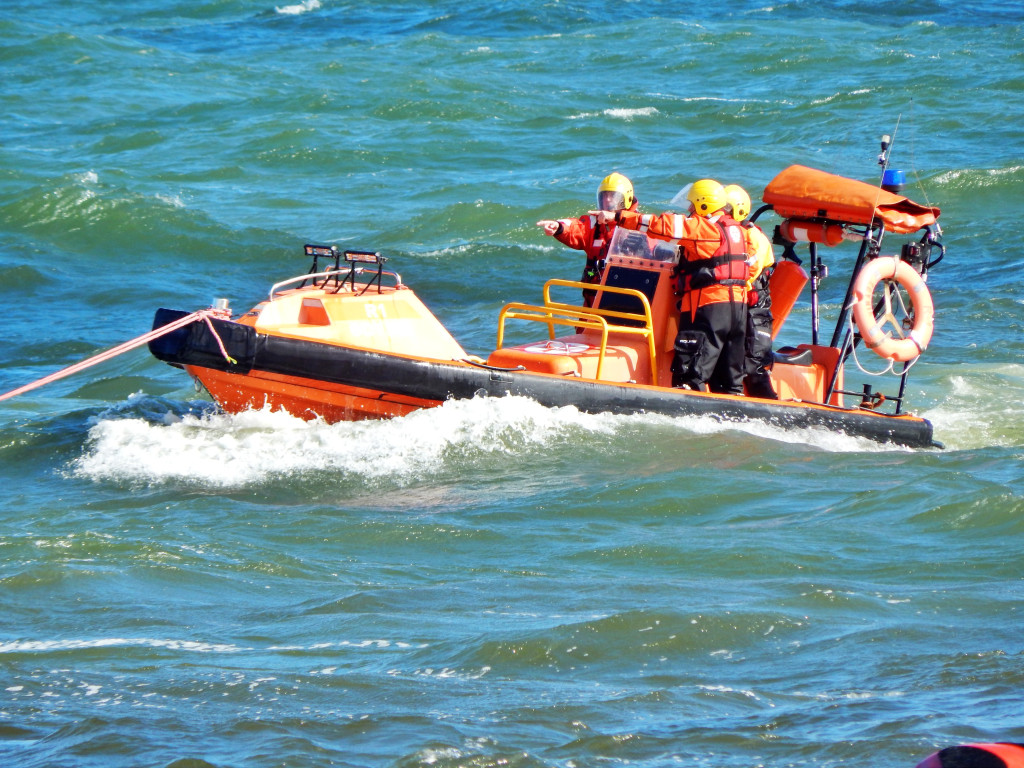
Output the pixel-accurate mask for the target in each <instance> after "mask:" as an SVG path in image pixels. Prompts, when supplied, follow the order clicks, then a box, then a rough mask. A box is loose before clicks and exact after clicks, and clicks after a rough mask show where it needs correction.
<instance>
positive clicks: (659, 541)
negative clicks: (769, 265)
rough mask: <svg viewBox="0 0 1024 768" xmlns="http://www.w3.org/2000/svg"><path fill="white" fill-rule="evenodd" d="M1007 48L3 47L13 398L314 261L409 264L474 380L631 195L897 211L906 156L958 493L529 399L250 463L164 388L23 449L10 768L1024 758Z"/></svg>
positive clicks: (641, 21) (716, 25) (63, 19)
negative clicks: (577, 246)
mask: <svg viewBox="0 0 1024 768" xmlns="http://www.w3.org/2000/svg"><path fill="white" fill-rule="evenodd" d="M1022 37H1024V11H1022V10H1021V8H1020V7H1019V5H1018V4H1016V3H1009V2H990V3H981V2H975V3H970V2H969V3H952V2H926V3H913V4H898V3H894V4H888V5H878V4H874V3H862V2H835V1H834V2H825V3H819V4H809V3H799V2H784V3H778V4H774V5H770V4H759V3H750V2H736V3H731V4H729V5H727V6H723V7H722V8H719V9H716V10H715V12H714V13H712V12H711V9H710V8H703V9H699V8H683V7H681V6H679V5H678V4H675V3H664V2H648V3H638V2H617V3H606V2H589V3H566V2H555V1H553V0H549V1H548V2H524V3H517V4H493V3H480V2H476V1H475V0H470V1H469V2H463V3H459V4H455V3H438V2H420V3H411V2H403V1H397V0H396V1H395V2H386V3H380V4H368V3H363V4H356V3H346V2H332V0H305V1H304V2H300V3H287V2H284V3H281V4H275V3H273V2H267V3H259V2H239V1H238V0H217V2H206V3H197V2H191V1H186V0H179V1H178V2H171V3H166V2H160V3H158V2H153V0H144V1H143V2H137V3H129V4H121V3H111V2H99V1H97V0H86V1H85V2H81V1H78V2H74V3H72V2H54V3H47V4H36V5H34V6H33V5H24V4H20V5H18V6H17V7H15V6H5V7H3V8H0V62H2V66H3V71H4V84H3V86H2V87H0V98H2V105H3V112H4V119H3V121H2V123H0V160H2V165H0V169H2V170H0V227H2V237H0V299H2V302H3V315H2V320H0V327H2V329H3V331H4V333H3V336H4V342H3V344H0V391H7V390H9V389H13V388H14V387H17V386H20V385H22V384H25V383H27V382H29V381H32V380H34V379H36V378H39V377H41V376H43V375H45V374H47V373H50V372H52V371H54V370H56V369H59V368H61V367H63V366H66V365H69V364H71V363H74V362H77V361H78V360H81V359H83V358H85V357H87V356H89V355H91V354H94V353H96V352H98V351H100V350H102V349H106V348H109V347H111V346H114V345H115V344H118V343H120V342H122V341H125V340H127V339H129V338H132V337H135V336H137V335H139V334H141V333H143V332H145V331H146V330H148V329H149V327H150V323H151V320H152V315H153V311H154V310H155V308H156V307H158V306H169V307H177V308H182V309H195V308H200V307H203V306H207V305H209V304H210V302H211V301H212V299H213V298H214V297H216V296H226V297H229V298H230V299H231V302H232V305H233V306H234V307H235V308H236V309H239V310H241V309H243V308H245V307H247V306H250V305H252V304H254V303H255V302H256V301H258V300H259V299H260V298H262V297H263V296H264V295H265V291H266V290H267V288H268V287H269V285H270V284H271V283H273V282H275V281H277V280H280V279H283V278H284V277H288V276H290V275H292V274H297V273H299V272H302V271H304V270H305V268H306V266H307V264H306V263H305V260H304V257H302V256H301V245H302V243H304V242H309V241H313V242H327V243H338V244H340V245H349V246H357V247H367V248H374V249H379V250H381V251H382V252H384V253H385V254H386V255H388V256H389V257H390V258H391V261H390V262H389V266H392V267H394V268H395V269H396V270H397V271H399V272H400V273H401V274H402V276H403V278H404V280H405V281H406V282H407V283H409V284H410V285H411V286H412V287H413V288H415V289H416V290H417V292H418V294H419V295H420V296H421V297H422V298H423V299H424V300H425V301H426V303H427V304H428V305H429V306H431V307H432V308H433V309H434V310H435V312H436V313H437V314H438V315H439V316H440V317H441V318H442V320H443V321H444V322H445V323H446V325H448V327H449V328H450V329H451V330H452V331H453V333H454V335H455V336H456V338H458V339H459V340H460V341H461V342H462V343H463V345H464V346H465V347H466V348H467V350H469V351H471V352H473V353H477V354H480V353H483V354H485V353H486V352H487V351H488V350H489V349H490V347H491V346H493V343H494V329H495V321H496V317H497V312H498V310H499V309H500V307H501V306H502V305H503V304H504V303H505V302H507V301H511V300H522V299H523V298H530V297H534V296H536V295H539V290H540V286H541V284H542V283H543V282H544V280H546V279H548V278H549V277H564V278H570V279H572V278H575V277H577V275H578V274H579V271H580V267H581V260H580V258H579V254H577V253H574V252H571V251H566V250H565V249H562V248H561V247H559V246H558V245H557V244H556V243H553V241H552V240H551V239H550V238H545V237H543V236H542V235H541V234H540V232H539V231H538V229H537V228H536V227H535V225H534V222H535V221H536V220H538V219H539V218H550V217H560V216H571V215H576V214H578V213H581V212H582V211H584V210H586V209H587V208H589V207H590V205H591V201H592V199H593V193H594V190H595V189H596V186H597V183H598V181H599V180H600V179H601V178H602V177H603V176H604V175H606V174H607V173H608V172H610V171H612V170H618V171H621V172H623V173H625V174H627V175H628V176H629V177H630V178H631V179H633V181H634V183H635V185H636V188H637V194H638V197H639V199H640V201H641V206H642V207H643V208H644V210H648V211H653V212H657V211H660V210H662V209H663V208H664V207H667V205H668V201H669V200H670V199H671V198H672V196H673V195H674V194H675V192H676V191H678V189H679V188H680V187H681V186H683V185H684V184H686V183H687V182H689V181H691V180H692V179H694V178H698V177H703V176H713V177H717V178H721V179H723V180H725V181H732V182H736V183H741V184H743V185H744V186H746V187H747V188H748V189H750V190H751V192H752V193H753V196H754V197H755V198H756V197H757V195H758V194H759V192H760V190H761V189H763V187H764V185H765V184H767V182H768V181H769V180H770V179H771V178H772V177H773V176H774V175H775V174H776V173H778V172H779V171H780V170H782V169H783V168H785V167H787V166H788V165H791V164H793V163H800V164H804V165H811V166H814V167H817V168H821V169H823V170H827V171H830V172H834V173H839V174H842V175H847V176H851V177H855V178H861V179H864V180H872V179H875V178H877V175H878V166H877V164H876V155H877V153H878V151H879V145H878V137H879V136H880V135H881V134H883V133H889V134H892V135H893V136H894V149H893V161H894V162H895V163H896V164H898V165H900V166H901V167H902V168H903V169H904V170H905V171H906V172H907V175H908V178H909V179H910V180H911V187H910V188H909V189H908V190H907V191H908V194H910V196H911V197H913V198H914V199H916V200H918V201H919V202H925V203H928V204H932V205H938V206H939V207H941V208H942V211H943V214H942V217H941V220H940V221H941V223H942V225H943V229H944V232H945V243H946V245H947V249H948V252H947V256H946V258H945V259H944V260H943V262H942V263H941V264H940V265H939V266H937V267H936V268H935V269H934V271H933V272H932V274H931V277H930V281H929V285H930V288H931V290H932V293H933V295H934V298H935V302H936V305H937V308H938V310H937V318H936V326H937V330H936V334H935V338H934V340H933V342H932V344H931V347H930V348H929V350H928V353H927V356H926V357H923V358H922V359H921V361H920V362H919V363H918V364H917V365H916V367H915V369H914V372H913V376H912V377H911V380H910V386H909V388H908V392H907V400H908V404H909V406H910V408H911V410H914V411H916V412H919V413H921V414H922V415H924V416H926V417H928V418H929V419H931V420H932V421H933V422H934V423H935V427H936V438H937V439H938V440H940V441H942V442H943V443H944V444H945V446H946V448H945V449H944V450H942V451H909V450H900V449H892V448H886V447H881V446H878V445H875V444H871V443H867V442H865V441H859V440H855V439H851V438H846V437H843V436H837V435H831V434H827V433H821V432H813V431H811V432H783V431H773V430H769V429H767V428H763V427H757V426H750V425H743V426H735V425H733V426H725V425H721V424H716V423H713V422H710V421H705V420H700V419H669V418H663V417H655V416H641V417H620V416H611V415H596V416H595V415H586V414H581V413H579V412H577V411H576V410H575V409H571V408H568V409H545V408H541V407H539V406H537V405H536V404H534V403H531V402H530V401H528V400H523V399H518V398H507V399H501V400H477V401H471V402H462V403H449V404H446V405H445V406H443V407H441V408H438V409H435V410H432V411H428V412H420V413H415V414H413V415H411V416H409V417H406V418H404V419H399V420H395V421H391V422H373V423H358V424H338V425H330V426H329V425H324V424H319V423H306V422H301V421H298V420H295V419H292V418H290V417H288V416H286V415H282V414H272V413H265V412H254V413H247V414H242V415H238V416H226V415H223V414H220V413H218V412H217V411H216V409H215V408H214V407H213V406H212V405H211V404H210V403H209V401H208V400H207V399H206V398H205V397H204V396H203V395H202V394H200V393H196V392H195V391H194V390H193V389H192V385H191V382H190V381H189V380H188V378H187V377H186V376H185V375H184V374H183V373H182V372H180V371H177V370H175V369H172V368H170V367H167V366H165V365H163V364H160V363H158V362H157V361H155V360H153V359H152V358H150V357H149V356H148V354H147V353H146V352H145V350H136V351H135V352H132V353H128V354H126V355H124V356H122V357H120V358H118V359H117V360H116V361H112V362H109V363H105V364H104V365H103V366H100V367H97V368H95V369H92V370H91V371H89V372H87V373H84V374H80V375H77V376H75V377H71V378H68V379H65V380H63V381H60V382H57V383H54V384H51V385H49V386H47V387H45V388H42V389H39V390H36V391H34V392H31V393H29V394H26V395H23V396H21V397H19V398H16V399H13V400H8V401H5V402H3V403H2V404H0V480H2V482H3V488H4V491H5V492H4V493H3V495H2V496H0V585H2V589H0V601H2V602H0V616H2V617H3V618H2V620H0V621H2V623H0V669H2V670H3V678H2V680H0V759H2V761H3V764H4V765H9V766H17V767H18V768H21V767H25V768H28V767H30V766H31V767H35V766H75V767H76V768H77V767H79V766H82V767H84V766H104V767H107V766H160V767H163V766H175V768H186V767H189V768H194V767H198V766H217V767H218V768H222V767H223V768H227V767H228V766H232V767H234V766H396V767H398V766H400V767H402V768H412V767H413V766H448V767H449V768H455V766H474V767H480V768H485V767H490V766H502V765H513V766H538V767H539V766H559V767H561V768H582V767H583V766H601V765H609V766H612V765H627V764H628V765H635V766H644V768H655V767H658V768H660V767H661V766H667V765H695V766H708V767H711V766H715V767H726V766H736V767H740V766H743V767H745V768H749V767H751V766H765V767H772V768H774V767H778V768H782V767H783V766H807V767H811V766H814V767H815V768H818V767H827V766H854V765H858V766H859V765H864V764H870V765H874V766H913V765H915V764H916V763H917V762H918V761H919V760H921V759H922V758H923V757H925V756H926V755H927V754H928V753H930V752H932V751H934V750H935V749H938V748H940V747H942V746H948V745H951V744H955V743H962V742H967V741H987V740H1006V741H1024V723H1022V717H1021V712H1022V711H1024V706H1022V704H1024V702H1022V696H1021V694H1020V691H1021V689H1022V684H1024V654H1022V646H1024V639H1022V638H1024V634H1022V633H1021V630H1020V627H1021V615H1020V614H1021V611H1022V610H1024V583H1022V577H1024V567H1022V566H1021V563H1020V557H1019V549H1020V547H1019V542H1020V540H1021V537H1022V534H1024V522H1022V512H1024V501H1022V498H1024V481H1022V475H1024V473H1022V471H1021V469H1020V467H1021V458H1022V454H1024V448H1022V446H1024V405H1022V403H1024V336H1022V327H1024V308H1022V298H1021V291H1020V278H1019V274H1020V273H1019V266H1018V263H1019V254H1020V247H1021V242H1022V241H1021V236H1020V235H1019V233H1018V232H1017V231H1016V224H1015V222H1016V220H1017V213H1018V211H1017V208H1018V206H1017V202H1018V201H1019V200H1020V189H1021V184H1022V182H1024V154H1022V151H1021V147H1022V146H1024V131H1022V129H1021V127H1020V126H1021V125H1022V124H1024V78H1022V76H1021V72H1022V71H1024V69H1022V65H1024V49H1022V48H1021V44H1020V40H1021V39H1022ZM854 255H855V253H853V252H851V251H848V250H843V249H841V248H839V249H835V253H834V254H832V253H829V254H828V255H827V258H828V259H829V260H830V268H831V270H832V277H831V278H830V279H828V280H826V282H825V284H824V286H823V297H822V300H823V308H824V310H825V312H826V313H828V312H833V313H834V312H835V310H836V309H837V308H838V305H839V304H840V303H841V301H842V292H843V290H844V288H845V282H844V281H843V280H842V278H841V275H842V274H843V272H844V269H846V268H848V267H849V266H850V264H851V262H852V259H853V256H854ZM807 315H808V309H807V306H806V305H805V304H800V305H798V307H797V309H796V310H795V316H794V318H793V319H792V320H791V321H790V323H788V324H787V327H786V330H785V333H787V334H799V333H800V332H801V330H800V329H801V327H802V326H801V323H803V324H804V326H803V327H805V326H806V320H807ZM794 340H802V339H794ZM870 362H873V361H865V363H866V364H867V363H870Z"/></svg>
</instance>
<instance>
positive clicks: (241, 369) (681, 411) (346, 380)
mask: <svg viewBox="0 0 1024 768" xmlns="http://www.w3.org/2000/svg"><path fill="white" fill-rule="evenodd" d="M185 314H186V313H184V312H178V311H175V310H166V309H161V310H159V311H158V312H157V315H156V318H155V320H154V328H159V327H162V326H163V325H165V324H167V323H169V322H171V321H173V320H175V319H177V318H179V317H182V316H184V315H185ZM213 327H214V329H215V330H216V336H215V335H214V333H213V332H211V330H210V328H209V327H208V326H207V325H206V324H205V323H193V324H191V325H189V326H186V327H184V328H181V329H179V330H176V331H174V332H172V333H170V334H167V335H166V336H163V337H161V338H159V339H157V340H155V341H154V342H151V344H150V351H151V352H152V353H153V355H154V356H155V357H157V358H158V359H160V360H163V361H165V362H167V363H170V364H172V365H177V366H180V367H183V368H185V369H186V370H187V371H188V372H189V373H191V374H192V375H194V376H195V377H197V378H198V379H199V380H200V381H201V382H202V383H203V385H204V386H205V387H206V388H207V390H208V391H209V392H210V394H211V396H212V397H213V398H214V400H216V401H217V403H218V404H219V405H220V406H221V407H223V408H224V409H225V410H227V411H229V412H239V411H242V410H245V409H247V408H260V407H263V406H265V405H269V406H270V407H271V408H274V409H282V410H286V411H288V412H289V413H292V414H293V415H296V416H299V417H303V418H323V419H325V420H327V421H330V422H334V421H348V420H356V419H363V418H390V417H394V416H402V415H405V414H407V413H410V412H411V411H413V410H417V409H420V408H429V407H434V406H437V405H440V404H441V403H443V402H445V401H446V400H450V399H468V398H472V397H477V396H489V397H502V396H506V395H521V396H524V397H529V398H531V399H533V400H536V401H537V402H539V403H541V404H542V405H545V406H549V407H557V406H574V407H576V408H578V409H580V410H581V411H585V412H591V413H600V412H611V413H619V414H630V413H661V414H665V415H669V416H684V415H696V416H708V417H712V418H715V419H718V420H722V421H736V422H742V421H750V420H756V421H761V422H764V423H767V424H771V425H776V426H779V427H783V428H790V429H792V428H807V427H818V428H824V429H828V430H831V431H836V432H842V433H845V434H848V435H853V436H859V437H866V438H869V439H872V440H875V441H878V442H883V443H893V444H898V445H905V446H909V447H918V448H920V447H934V446H936V445H937V444H936V443H935V442H934V441H933V437H932V425H931V423H930V422H928V421H927V420H926V419H922V418H919V417H916V416H912V415H908V414H902V415H898V416H897V415H889V414H881V413H875V412H872V411H868V410H860V409H848V408H839V407H835V406H828V405H819V404H814V403H801V402H790V401H774V400H760V399H756V398H750V397H741V396H732V395H718V394H712V393H703V392H691V391H686V390H678V389H671V388H666V387H657V386H648V385H640V384H628V383H613V382H604V381H595V380H588V379H581V378H575V377H565V376H559V375H552V374H544V373H536V372H530V371H518V370H509V369H500V368H496V367H493V366H486V365H483V364H480V363H474V362H471V361H469V360H435V359H429V358H420V357H413V356H408V355H399V354H393V353H382V352H377V351H373V350H368V349H360V348H356V347H350V346H343V345H337V344H330V343H325V342H320V341H311V340H306V339H298V338H293V337H283V336H275V335H272V334H263V333H258V332H257V331H256V329H255V328H253V327H251V326H248V325H243V324H240V323H236V322H233V321H227V320H214V321H213ZM218 337H219V342H218ZM221 343H223V345H224V351H226V352H227V354H228V355H229V356H230V357H231V358H232V359H233V362H232V361H228V360H226V359H225V357H224V354H223V352H222V351H221V347H220V344H221Z"/></svg>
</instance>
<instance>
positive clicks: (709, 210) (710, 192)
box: [686, 179, 729, 216]
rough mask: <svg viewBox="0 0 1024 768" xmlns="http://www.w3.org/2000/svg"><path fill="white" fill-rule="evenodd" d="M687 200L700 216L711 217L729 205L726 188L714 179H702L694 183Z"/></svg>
mask: <svg viewBox="0 0 1024 768" xmlns="http://www.w3.org/2000/svg"><path fill="white" fill-rule="evenodd" d="M686 199H687V200H689V201H690V202H691V203H692V204H693V210H694V212H695V213H697V214H698V215H700V216H710V215H711V214H713V213H715V212H716V211H720V210H722V209H723V208H725V206H726V205H727V204H728V202H729V201H728V200H727V199H726V197H725V187H723V186H722V185H721V184H719V183H718V182H717V181H715V180H714V179H700V180H699V181H695V182H693V185H692V186H691V187H690V191H689V192H688V193H687V195H686Z"/></svg>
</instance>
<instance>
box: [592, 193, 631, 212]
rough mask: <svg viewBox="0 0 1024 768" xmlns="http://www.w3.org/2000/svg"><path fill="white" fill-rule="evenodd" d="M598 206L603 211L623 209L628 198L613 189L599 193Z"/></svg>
mask: <svg viewBox="0 0 1024 768" xmlns="http://www.w3.org/2000/svg"><path fill="white" fill-rule="evenodd" d="M597 207H598V208H599V209H600V210H602V211H621V210H622V209H623V208H625V207H626V198H625V196H624V195H623V194H622V193H621V192H616V191H615V190H613V189H609V190H606V191H604V192H598V193H597Z"/></svg>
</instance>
